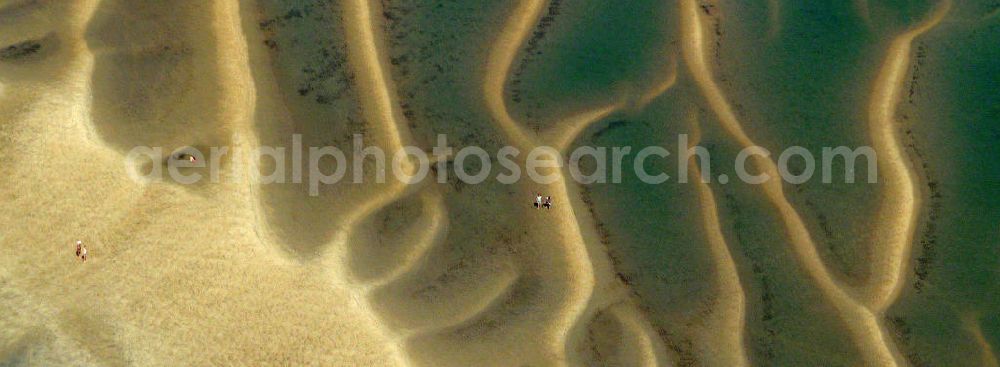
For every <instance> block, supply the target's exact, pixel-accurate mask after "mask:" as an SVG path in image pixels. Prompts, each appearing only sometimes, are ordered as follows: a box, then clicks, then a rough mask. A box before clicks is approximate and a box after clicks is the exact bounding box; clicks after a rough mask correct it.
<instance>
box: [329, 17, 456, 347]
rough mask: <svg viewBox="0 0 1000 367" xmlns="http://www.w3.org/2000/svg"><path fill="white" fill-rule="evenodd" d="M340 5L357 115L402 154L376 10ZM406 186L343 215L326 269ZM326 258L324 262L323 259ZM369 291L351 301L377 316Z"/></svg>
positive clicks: (402, 136) (397, 185) (392, 185)
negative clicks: (358, 107)
mask: <svg viewBox="0 0 1000 367" xmlns="http://www.w3.org/2000/svg"><path fill="white" fill-rule="evenodd" d="M341 4H342V6H343V7H344V17H343V21H344V24H345V27H344V28H345V31H346V41H347V47H348V53H347V54H348V64H349V66H350V68H351V70H353V72H354V75H355V76H356V77H357V80H358V82H357V85H358V88H359V89H360V93H359V99H360V100H361V104H362V112H363V116H364V117H365V119H366V120H367V121H368V124H369V125H370V126H374V127H375V130H376V132H377V133H378V134H380V135H381V138H382V139H384V144H385V145H386V146H385V147H384V148H386V152H391V153H392V154H395V152H397V151H400V150H402V149H403V147H404V144H406V143H408V142H409V141H410V136H409V134H408V130H406V129H405V125H404V124H405V121H404V119H403V116H402V113H401V112H400V111H399V108H398V104H397V103H396V99H395V96H394V93H395V92H394V91H395V88H394V86H393V85H392V80H391V78H389V76H388V72H387V71H386V66H385V64H386V63H385V60H384V55H383V54H382V53H381V52H380V47H382V41H381V39H380V38H378V37H376V35H375V30H376V29H377V28H376V26H375V21H374V20H373V15H372V14H374V13H376V11H375V10H373V9H372V7H373V6H378V5H377V4H373V3H372V2H369V1H366V0H344V1H342V3H341ZM401 168H402V170H403V173H405V174H407V175H411V174H412V173H414V171H415V170H416V166H415V165H414V164H413V162H412V161H411V160H410V158H407V159H406V160H405V161H404V163H403V166H402V167H401ZM409 184H410V183H409V182H400V181H398V180H394V179H390V181H389V184H388V185H389V187H388V188H387V189H385V191H384V192H382V193H380V194H378V195H377V196H376V197H375V198H373V199H371V200H369V201H367V202H364V203H362V204H360V205H359V206H358V208H357V209H355V210H354V211H353V212H351V213H349V214H348V217H347V218H346V219H345V221H344V228H345V229H344V230H342V231H340V232H338V234H337V235H336V236H335V238H334V241H333V242H334V246H331V248H332V249H333V250H334V251H335V254H334V255H333V256H332V258H335V259H337V262H336V264H328V266H339V265H341V264H345V263H346V254H345V252H344V251H345V250H346V249H347V246H348V239H349V238H350V237H351V234H352V233H353V232H354V231H355V230H356V229H357V228H358V226H359V224H360V222H361V221H362V220H363V219H364V218H367V217H369V216H371V215H372V214H374V213H375V212H376V211H377V210H379V209H381V208H384V207H385V206H386V205H388V204H389V203H392V202H394V201H396V200H399V199H400V198H402V197H403V196H404V195H405V194H406V192H407V188H408V187H411V185H409ZM439 229H441V228H440V227H432V228H431V229H430V230H431V231H436V230H439ZM433 238H436V237H434V235H432V237H430V238H428V239H425V241H429V240H432V239H433ZM429 246H430V243H429V242H424V243H423V244H418V246H417V247H418V249H417V250H415V251H417V252H416V253H415V254H414V255H415V256H419V255H421V254H423V252H421V251H420V248H425V247H429ZM328 258H330V256H329V255H328ZM411 263H412V260H411ZM406 266H409V264H404V267H406ZM405 270H406V269H405V268H404V269H400V272H399V274H394V276H396V277H399V276H402V275H403V274H404V271H405ZM392 280H393V279H391V278H387V279H383V280H382V282H383V283H388V282H390V281H392ZM371 288H372V287H371V286H368V287H364V286H362V287H358V288H357V291H356V293H355V297H356V299H361V298H364V299H365V301H359V303H363V305H362V308H364V309H365V310H367V311H368V312H369V314H370V315H372V316H374V315H377V314H378V313H377V312H376V311H375V309H374V306H373V305H372V304H371ZM380 325H382V334H383V335H385V336H386V337H387V338H389V339H390V340H393V344H394V345H393V350H394V351H395V353H396V357H395V360H396V361H397V363H398V364H399V365H403V366H406V365H409V364H410V363H409V361H407V360H406V359H405V358H404V353H403V350H404V349H405V346H404V345H403V343H404V340H403V337H402V336H401V335H400V334H399V333H398V332H393V331H391V330H389V329H388V328H386V327H385V325H384V323H380Z"/></svg>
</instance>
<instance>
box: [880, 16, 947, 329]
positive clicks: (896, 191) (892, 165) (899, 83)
mask: <svg viewBox="0 0 1000 367" xmlns="http://www.w3.org/2000/svg"><path fill="white" fill-rule="evenodd" d="M950 7H951V0H944V1H942V2H941V3H940V4H938V6H937V8H936V9H935V10H934V12H933V13H932V14H931V16H930V17H928V18H927V19H925V20H924V21H922V22H921V23H920V24H919V25H917V26H916V27H914V28H913V29H910V30H908V31H906V32H904V33H903V34H900V35H898V36H896V38H894V39H893V40H892V43H891V44H890V45H889V49H888V51H887V52H886V56H885V61H883V63H882V67H881V69H880V70H879V73H878V77H876V79H875V88H874V91H873V93H872V97H871V105H870V106H869V107H868V120H869V127H870V129H871V134H872V143H873V145H874V147H873V148H874V149H875V151H876V153H878V167H879V173H880V175H881V176H882V183H883V184H884V185H885V191H884V195H885V196H886V198H885V199H884V200H883V202H882V207H881V208H880V210H879V217H880V218H886V219H885V221H884V222H882V223H879V226H880V228H879V229H878V231H877V240H878V243H876V244H875V251H876V253H877V254H878V255H879V256H875V257H874V258H875V259H876V263H875V264H873V266H872V280H871V281H872V283H871V289H870V290H869V292H870V295H869V296H868V297H870V300H866V301H867V302H868V304H869V306H870V307H872V308H873V309H874V310H875V311H876V312H882V311H884V310H885V309H886V308H888V307H889V306H890V305H891V304H892V303H893V302H894V301H895V300H896V298H898V297H899V293H900V291H901V290H902V288H903V284H904V282H903V280H904V278H905V276H906V266H905V265H906V264H907V261H908V259H909V257H910V250H911V249H912V245H913V233H914V231H915V230H916V225H917V215H918V209H917V207H918V205H919V204H920V198H919V197H918V193H917V189H916V176H915V174H914V172H913V169H912V168H911V166H910V165H911V163H910V162H909V161H908V160H907V158H906V153H905V152H904V150H903V146H902V144H901V143H900V139H899V132H898V130H899V129H898V127H899V125H898V123H897V122H896V120H895V114H896V109H897V107H898V106H899V100H900V93H901V90H902V88H903V87H904V81H905V80H904V79H905V77H906V74H907V71H908V70H909V67H910V54H911V44H912V43H913V39H914V38H916V37H917V36H919V35H921V34H923V33H924V32H927V31H928V30H930V29H931V28H933V27H934V26H935V25H937V24H938V23H939V22H941V19H943V18H944V16H945V15H946V14H947V13H948V10H949V9H950Z"/></svg>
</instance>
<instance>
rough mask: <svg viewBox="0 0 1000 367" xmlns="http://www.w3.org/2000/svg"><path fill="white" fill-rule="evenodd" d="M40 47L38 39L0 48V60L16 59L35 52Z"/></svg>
mask: <svg viewBox="0 0 1000 367" xmlns="http://www.w3.org/2000/svg"><path fill="white" fill-rule="evenodd" d="M41 49H42V44H41V43H39V42H38V41H24V42H21V43H16V44H13V45H10V46H7V47H4V48H3V49H0V61H9V60H17V59H21V58H24V57H27V56H30V55H33V54H35V53H37V52H38V51H39V50H41Z"/></svg>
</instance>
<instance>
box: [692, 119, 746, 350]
mask: <svg viewBox="0 0 1000 367" xmlns="http://www.w3.org/2000/svg"><path fill="white" fill-rule="evenodd" d="M690 118H691V119H692V123H691V125H692V130H691V131H692V132H691V136H690V139H691V140H690V142H689V146H688V148H693V147H695V146H697V145H698V143H699V142H700V141H701V129H700V128H699V127H698V116H697V115H696V114H695V112H694V111H691V112H690ZM696 161H697V160H696V156H694V155H692V156H691V158H690V159H689V160H688V167H689V168H690V170H691V172H692V173H691V175H692V177H701V170H700V168H699V167H698V164H697V163H696ZM695 182H697V185H698V198H699V203H700V208H701V215H702V221H703V225H704V231H705V235H706V236H708V248H709V251H710V252H711V254H712V258H713V260H714V263H713V264H714V265H715V274H716V282H717V286H718V288H719V289H718V290H717V291H716V292H715V295H716V309H714V310H712V315H711V316H709V317H710V318H711V320H710V321H709V322H708V323H709V325H708V327H707V328H706V330H703V331H702V333H703V334H706V335H705V336H703V338H704V339H705V340H703V341H702V342H703V343H704V345H708V346H712V350H707V351H703V352H702V353H701V354H700V355H701V356H703V358H705V364H706V365H712V366H747V365H748V361H747V356H746V349H745V347H744V344H743V334H744V329H745V319H746V296H745V295H744V292H743V286H742V285H741V283H740V275H739V272H738V271H737V270H736V262H735V261H733V256H732V254H730V252H729V245H728V244H727V243H726V239H725V236H724V235H723V234H722V227H721V224H720V222H719V212H718V207H717V206H716V203H715V195H714V194H713V193H712V188H711V187H709V185H708V184H707V183H704V182H702V181H701V180H700V179H696V180H695Z"/></svg>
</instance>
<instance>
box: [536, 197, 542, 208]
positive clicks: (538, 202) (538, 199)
mask: <svg viewBox="0 0 1000 367" xmlns="http://www.w3.org/2000/svg"><path fill="white" fill-rule="evenodd" d="M541 207H542V194H537V193H536V194H535V209H538V208H541Z"/></svg>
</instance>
